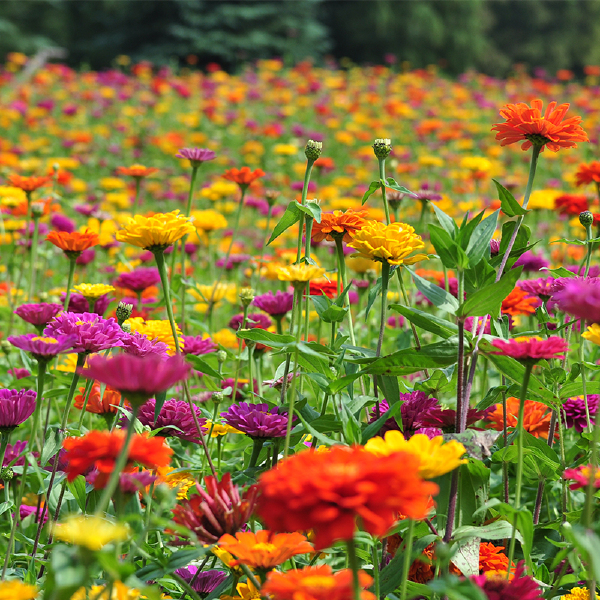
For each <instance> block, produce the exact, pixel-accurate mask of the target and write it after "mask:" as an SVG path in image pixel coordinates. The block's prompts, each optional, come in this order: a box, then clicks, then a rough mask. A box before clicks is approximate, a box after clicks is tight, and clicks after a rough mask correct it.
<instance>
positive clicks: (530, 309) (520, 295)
mask: <svg viewBox="0 0 600 600" xmlns="http://www.w3.org/2000/svg"><path fill="white" fill-rule="evenodd" d="M539 303H540V302H539V300H538V299H537V298H536V297H535V296H530V295H529V294H528V293H527V292H526V291H525V290H524V289H522V288H520V287H516V288H514V289H513V291H512V292H511V293H510V294H508V296H506V298H504V300H502V313H503V314H505V315H511V316H512V317H516V316H517V315H534V314H535V309H536V307H537V306H539Z"/></svg>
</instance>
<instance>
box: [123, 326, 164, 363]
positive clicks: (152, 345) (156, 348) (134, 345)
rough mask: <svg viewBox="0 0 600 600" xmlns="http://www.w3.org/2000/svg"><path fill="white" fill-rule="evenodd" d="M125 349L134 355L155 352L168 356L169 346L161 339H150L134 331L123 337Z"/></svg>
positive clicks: (158, 354)
mask: <svg viewBox="0 0 600 600" xmlns="http://www.w3.org/2000/svg"><path fill="white" fill-rule="evenodd" d="M123 351H124V352H125V354H130V355H132V356H139V357H143V356H148V355H149V354H155V355H157V356H161V357H162V358H167V356H168V351H169V346H167V344H165V343H164V342H161V341H160V340H149V339H148V338H147V337H146V336H145V335H142V334H141V333H139V332H137V331H132V332H131V333H130V334H128V335H127V337H124V338H123Z"/></svg>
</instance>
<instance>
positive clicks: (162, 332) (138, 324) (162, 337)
mask: <svg viewBox="0 0 600 600" xmlns="http://www.w3.org/2000/svg"><path fill="white" fill-rule="evenodd" d="M125 323H127V324H129V325H130V326H131V331H137V332H138V333H140V334H142V335H143V336H145V337H147V338H148V339H149V340H151V341H152V340H158V341H159V342H164V343H165V344H167V346H169V351H168V354H171V355H173V354H175V352H176V346H175V338H174V337H173V330H172V329H171V323H170V322H169V320H167V319H165V320H159V319H155V320H153V319H150V320H149V321H144V319H143V318H142V317H132V318H131V319H127V321H125ZM175 328H176V331H177V340H178V341H179V348H181V349H182V350H183V348H184V344H185V342H184V340H183V335H182V333H181V329H180V328H179V325H178V324H177V323H175Z"/></svg>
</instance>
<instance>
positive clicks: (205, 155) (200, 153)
mask: <svg viewBox="0 0 600 600" xmlns="http://www.w3.org/2000/svg"><path fill="white" fill-rule="evenodd" d="M175 156H176V157H177V158H187V159H188V160H189V161H190V165H191V166H192V167H198V166H200V165H201V164H202V163H203V162H208V161H209V160H214V159H215V157H216V154H215V153H214V151H213V150H209V149H208V148H181V149H180V150H179V152H178V153H177V154H176V155H175Z"/></svg>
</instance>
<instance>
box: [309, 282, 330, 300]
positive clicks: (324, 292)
mask: <svg viewBox="0 0 600 600" xmlns="http://www.w3.org/2000/svg"><path fill="white" fill-rule="evenodd" d="M308 293H309V295H311V296H327V297H328V298H335V296H336V295H337V281H333V280H331V281H330V280H328V279H325V278H324V277H323V278H322V279H315V280H313V281H311V282H310V283H309V284H308Z"/></svg>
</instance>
